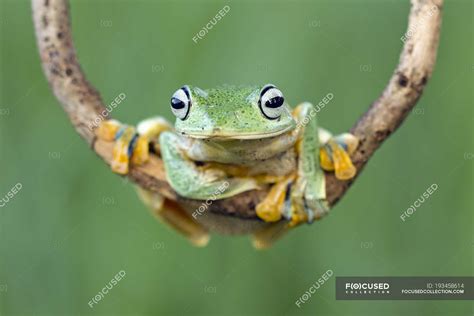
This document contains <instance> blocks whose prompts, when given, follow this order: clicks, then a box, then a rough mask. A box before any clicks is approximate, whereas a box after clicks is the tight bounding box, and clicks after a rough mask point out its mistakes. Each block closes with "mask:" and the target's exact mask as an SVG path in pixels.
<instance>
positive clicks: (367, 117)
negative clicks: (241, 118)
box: [32, 0, 443, 219]
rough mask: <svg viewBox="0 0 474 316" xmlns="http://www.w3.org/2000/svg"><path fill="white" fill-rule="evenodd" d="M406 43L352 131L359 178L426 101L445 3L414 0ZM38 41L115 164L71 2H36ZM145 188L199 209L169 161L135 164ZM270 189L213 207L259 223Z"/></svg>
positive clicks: (78, 122)
mask: <svg viewBox="0 0 474 316" xmlns="http://www.w3.org/2000/svg"><path fill="white" fill-rule="evenodd" d="M411 3H412V7H411V11H410V16H409V25H408V30H409V31H408V32H407V34H406V35H407V36H405V45H404V47H403V52H402V54H401V56H400V62H399V65H398V67H397V69H396V70H395V73H394V74H393V76H392V78H391V79H390V82H389V83H388V85H387V87H386V88H385V90H384V92H383V93H382V95H381V96H380V97H379V98H378V99H377V100H376V101H375V102H374V103H373V104H372V105H371V107H370V108H369V110H368V111H367V112H366V113H365V114H364V115H363V116H362V117H361V118H360V119H359V121H358V122H357V123H356V124H355V125H354V126H353V127H352V129H351V133H353V134H354V135H355V136H357V137H358V138H359V139H360V145H359V147H358V149H357V151H356V152H355V153H354V154H353V157H352V158H353V161H354V164H355V166H356V168H357V170H358V174H360V171H361V170H362V168H363V167H364V166H365V164H366V163H367V162H368V160H369V159H370V157H371V156H372V155H373V154H374V152H375V151H376V150H377V148H378V147H379V146H380V145H381V144H382V143H383V141H384V140H385V139H387V137H389V136H390V135H391V134H392V133H393V132H394V131H395V130H396V129H397V128H398V127H399V126H400V124H401V123H402V122H403V121H404V119H405V117H406V116H407V115H408V114H409V113H410V110H411V109H412V108H413V107H414V106H415V104H416V103H417V101H418V99H419V98H420V96H421V94H422V92H423V89H424V87H425V86H426V84H427V82H428V80H429V79H430V77H431V74H432V72H433V68H434V65H435V61H436V52H437V48H438V41H439V33H440V28H441V11H442V4H443V1H442V0H412V1H411ZM32 5H33V18H34V25H35V30H36V38H37V43H38V48H39V53H40V57H41V63H42V65H43V70H44V73H45V75H46V78H47V79H48V82H49V84H50V86H51V89H52V90H53V92H54V94H55V95H56V97H57V98H58V100H59V101H60V103H61V104H62V106H63V108H64V110H65V111H66V113H67V114H68V116H69V119H70V120H71V122H72V124H73V126H74V127H75V129H76V131H77V132H78V133H79V134H80V135H81V136H82V137H83V138H84V139H85V140H86V141H87V143H88V144H89V145H90V146H91V147H92V149H93V150H94V151H95V152H96V153H97V154H98V155H99V156H100V157H101V158H102V159H103V160H104V161H105V162H106V163H107V164H109V165H110V162H111V153H112V146H113V144H112V143H108V142H105V141H101V140H98V139H96V138H95V136H94V130H93V128H91V123H92V122H94V120H95V119H96V118H97V117H103V118H109V117H108V112H107V111H105V107H104V104H103V102H102V100H101V98H100V95H99V93H98V92H97V91H96V90H95V89H94V87H92V86H91V84H90V83H89V82H88V81H87V80H86V77H85V75H84V73H83V72H82V70H81V67H80V65H79V62H78V60H77V57H76V54H75V50H74V46H73V41H72V36H71V27H70V17H69V9H68V1H67V0H32ZM128 177H129V178H131V179H132V180H133V181H134V182H136V183H137V184H138V185H140V186H141V187H143V188H146V189H148V190H151V191H154V192H158V193H160V194H162V195H164V196H165V197H167V198H170V199H173V200H177V201H178V202H180V203H184V204H186V205H193V204H194V205H196V203H201V202H199V201H191V200H187V199H184V198H182V197H179V196H178V195H177V194H176V193H175V192H174V191H173V190H172V188H171V187H170V186H169V184H168V183H167V182H166V177H165V173H164V170H163V163H162V161H161V160H160V159H159V157H157V156H152V157H151V160H150V162H148V163H147V164H145V165H142V166H133V167H132V168H131V169H130V173H129V175H128ZM326 180H327V185H326V188H327V193H328V199H329V202H330V204H331V205H334V204H335V203H336V202H337V201H338V200H339V199H340V198H341V197H342V196H343V195H344V194H345V192H346V190H347V189H348V188H349V186H350V185H351V184H352V183H353V180H354V179H353V180H352V181H339V180H337V179H336V178H335V177H334V175H332V174H326ZM266 193H267V190H259V191H249V192H245V193H242V194H239V195H237V196H235V197H232V198H229V199H225V200H219V201H215V202H214V203H212V205H210V206H209V209H208V210H209V211H210V212H213V213H220V214H225V215H228V216H236V217H239V218H247V219H257V217H256V214H255V209H254V208H255V205H257V204H258V202H259V201H260V200H261V199H262V198H263V197H264V196H265V194H266Z"/></svg>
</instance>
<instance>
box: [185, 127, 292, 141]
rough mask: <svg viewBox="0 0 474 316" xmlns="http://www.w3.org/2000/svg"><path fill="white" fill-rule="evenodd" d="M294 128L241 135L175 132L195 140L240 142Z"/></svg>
mask: <svg viewBox="0 0 474 316" xmlns="http://www.w3.org/2000/svg"><path fill="white" fill-rule="evenodd" d="M294 128H295V127H294V126H293V125H291V126H287V127H286V128H284V129H281V130H277V131H272V132H268V133H258V132H255V133H242V132H232V133H230V132H227V133H226V132H225V131H216V130H214V131H212V132H210V133H200V132H186V131H179V130H178V131H177V132H178V133H179V134H181V135H184V136H187V137H191V138H197V139H216V140H231V139H241V140H249V139H262V138H271V137H275V136H278V135H281V134H284V133H286V132H289V131H291V130H293V129H294Z"/></svg>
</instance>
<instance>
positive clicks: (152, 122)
mask: <svg viewBox="0 0 474 316" xmlns="http://www.w3.org/2000/svg"><path fill="white" fill-rule="evenodd" d="M171 129H172V126H171V124H170V123H168V122H167V121H166V120H165V119H164V118H162V117H159V116H157V117H153V118H149V119H146V120H143V121H141V122H140V123H139V124H138V125H137V128H136V129H135V128H134V127H132V126H127V125H123V124H121V123H120V122H119V121H116V120H107V121H104V122H103V123H102V124H101V125H100V126H99V128H98V129H97V132H96V135H97V137H98V138H100V139H103V140H106V141H115V144H114V148H113V153H112V162H111V168H112V171H114V172H116V173H119V174H127V173H128V171H129V165H130V162H131V163H132V164H137V165H139V164H142V163H145V162H146V161H147V160H148V158H149V144H150V142H152V141H153V140H154V139H156V140H157V139H158V136H159V135H160V134H161V133H162V132H163V131H168V130H171Z"/></svg>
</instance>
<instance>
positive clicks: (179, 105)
mask: <svg viewBox="0 0 474 316" xmlns="http://www.w3.org/2000/svg"><path fill="white" fill-rule="evenodd" d="M185 106H186V104H184V102H183V101H182V100H180V99H178V98H171V107H172V108H173V109H175V110H181V109H184V107H185Z"/></svg>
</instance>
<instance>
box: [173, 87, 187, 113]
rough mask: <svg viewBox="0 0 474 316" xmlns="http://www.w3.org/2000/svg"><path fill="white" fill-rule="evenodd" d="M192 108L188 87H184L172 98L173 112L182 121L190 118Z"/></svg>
mask: <svg viewBox="0 0 474 316" xmlns="http://www.w3.org/2000/svg"><path fill="white" fill-rule="evenodd" d="M190 108H191V93H190V91H189V87H188V86H184V87H182V88H180V89H178V90H176V92H175V93H173V96H172V97H171V111H172V112H173V114H174V115H175V116H176V117H177V118H179V119H180V120H183V121H184V120H185V119H186V118H187V117H188V114H189V109H190Z"/></svg>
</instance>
